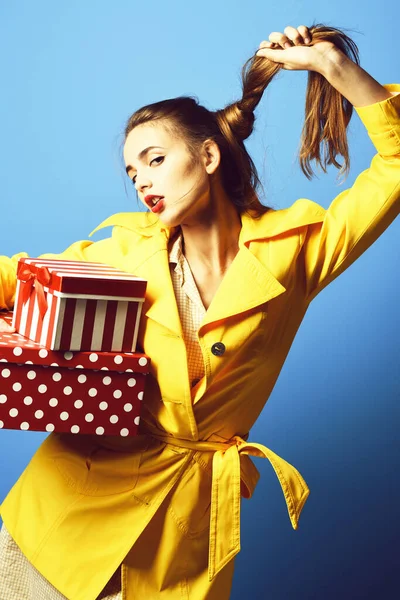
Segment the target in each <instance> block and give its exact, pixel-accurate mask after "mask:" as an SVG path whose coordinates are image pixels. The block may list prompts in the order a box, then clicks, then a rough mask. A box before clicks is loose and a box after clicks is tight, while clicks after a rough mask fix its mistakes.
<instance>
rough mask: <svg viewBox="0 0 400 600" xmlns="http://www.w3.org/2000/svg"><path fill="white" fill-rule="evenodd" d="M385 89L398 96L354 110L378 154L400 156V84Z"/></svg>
mask: <svg viewBox="0 0 400 600" xmlns="http://www.w3.org/2000/svg"><path fill="white" fill-rule="evenodd" d="M383 87H384V88H385V89H386V90H387V91H388V92H392V93H395V94H396V95H393V96H392V97H391V98H387V99H386V100H382V102H375V103H374V104H369V105H368V106H361V107H358V108H357V107H354V110H355V111H356V113H357V114H358V116H359V117H360V119H361V121H362V122H363V124H364V126H365V127H366V129H367V132H368V135H369V137H370V139H371V141H372V143H373V144H374V146H375V148H376V150H377V151H378V153H379V154H381V155H382V156H393V155H395V154H400V84H398V83H391V84H386V85H384V86H383Z"/></svg>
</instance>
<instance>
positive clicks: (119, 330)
mask: <svg viewBox="0 0 400 600" xmlns="http://www.w3.org/2000/svg"><path fill="white" fill-rule="evenodd" d="M146 285H147V282H146V281H145V280H144V279H140V278H139V277H135V276H134V275H132V274H130V273H126V272H124V271H119V270H118V269H115V268H114V267H110V266H108V265H104V264H101V263H90V262H78V261H66V260H46V259H38V258H20V259H19V261H18V271H17V290H16V297H15V305H14V313H13V327H15V329H16V330H17V332H18V333H19V334H21V335H23V336H25V337H26V338H28V339H30V340H32V341H34V342H37V343H38V344H40V345H41V346H44V347H45V348H48V349H49V350H75V351H90V350H91V351H99V352H135V350H136V342H137V335H138V329H139V320H140V313H141V309H142V304H143V301H144V296H145V292H146Z"/></svg>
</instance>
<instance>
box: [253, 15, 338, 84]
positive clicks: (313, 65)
mask: <svg viewBox="0 0 400 600" xmlns="http://www.w3.org/2000/svg"><path fill="white" fill-rule="evenodd" d="M283 31H284V33H280V32H279V31H273V32H272V33H271V34H270V35H269V41H268V42H267V41H262V42H261V44H260V46H259V50H258V51H257V52H256V55H257V56H262V57H265V58H268V59H269V60H271V61H272V62H275V63H280V66H281V68H282V69H287V70H288V71H301V70H306V71H317V72H318V73H319V72H321V71H322V67H323V65H325V64H326V60H327V59H329V56H330V55H331V56H332V55H336V54H337V53H338V52H339V50H338V48H337V47H336V46H335V44H334V43H333V42H332V41H330V40H327V39H318V37H317V38H316V39H315V40H314V39H313V37H312V33H311V31H310V30H309V29H308V27H306V26H305V25H299V27H297V29H296V28H295V27H291V26H290V25H288V26H287V27H285V29H284V30H283Z"/></svg>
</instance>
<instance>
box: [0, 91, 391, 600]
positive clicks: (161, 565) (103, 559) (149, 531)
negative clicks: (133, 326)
mask: <svg viewBox="0 0 400 600" xmlns="http://www.w3.org/2000/svg"><path fill="white" fill-rule="evenodd" d="M386 88H387V89H388V90H390V91H391V92H393V95H392V97H391V98H389V99H388V100H385V101H383V102H379V103H376V104H373V105H370V106H366V107H362V108H358V109H356V112H357V113H358V115H359V117H360V118H361V120H362V122H363V123H364V125H365V126H366V128H367V131H368V134H369V136H370V138H371V140H372V142H373V144H374V145H375V147H376V149H377V152H378V153H377V154H376V155H375V156H374V157H373V159H372V161H371V164H370V167H369V168H368V169H366V170H365V171H363V172H362V173H361V174H360V175H359V176H358V178H357V179H356V181H355V183H354V185H353V186H352V187H351V188H350V189H348V190H345V191H343V192H342V193H341V194H339V195H338V196H337V197H336V198H335V199H334V200H333V202H332V203H331V205H330V206H329V208H328V209H327V210H325V209H324V208H322V207H321V206H320V205H318V204H316V203H314V202H312V201H310V200H307V199H303V198H302V199H299V200H297V201H296V202H295V203H294V204H293V205H292V206H291V207H290V208H286V209H283V210H276V211H275V210H271V211H269V212H267V213H266V214H265V215H264V216H263V217H262V218H261V219H259V220H254V219H252V218H250V217H249V216H246V215H243V217H242V229H241V233H240V240H239V252H238V254H237V256H236V257H235V259H234V261H233V262H232V264H231V266H230V268H229V269H228V271H227V273H226V275H225V277H224V279H223V281H222V283H221V285H220V287H219V289H218V290H217V292H216V295H215V297H214V299H213V301H212V303H211V305H210V306H209V308H208V310H207V313H206V316H205V318H204V321H203V323H202V325H201V327H200V329H199V332H198V339H199V343H200V346H201V350H202V353H203V358H204V368H205V376H204V378H203V380H202V381H201V385H199V387H198V389H197V391H196V394H195V396H194V399H193V400H192V399H191V387H190V382H189V379H188V372H187V357H186V350H185V344H184V341H183V337H182V328H181V323H180V319H179V315H178V310H177V305H176V301H175V296H174V292H173V288H172V283H171V278H170V272H169V265H168V252H167V242H168V239H169V236H170V235H171V234H172V231H171V230H168V228H166V227H164V226H163V225H162V224H161V223H160V222H159V221H158V219H157V218H156V217H155V216H154V215H152V214H151V213H150V214H146V213H122V214H117V215H114V216H112V217H110V218H108V219H107V220H106V221H104V222H103V223H102V224H101V225H100V226H99V227H97V229H99V228H101V227H106V226H111V225H112V226H114V227H113V229H112V236H111V237H109V238H106V239H103V240H101V241H98V242H93V241H88V240H86V241H79V242H76V243H74V244H72V245H71V246H70V247H69V248H68V249H67V250H66V251H65V252H63V253H62V254H60V255H54V254H52V255H48V254H46V255H44V256H46V257H50V256H58V257H59V258H64V259H66V258H70V259H78V260H84V261H99V262H104V263H108V264H111V265H113V266H115V267H117V268H119V269H124V270H126V271H130V272H132V273H135V274H136V275H138V276H140V277H144V278H145V279H147V280H148V289H147V298H146V301H145V305H144V312H143V318H142V321H141V327H140V335H139V342H140V346H141V347H142V348H143V349H144V351H145V352H146V353H147V354H148V355H149V356H150V357H151V359H152V363H151V364H152V372H151V376H149V378H148V385H147V390H146V394H145V400H144V402H143V407H142V408H143V416H142V419H141V426H140V427H141V429H140V433H141V435H140V436H138V437H137V438H132V439H126V438H116V437H112V438H110V437H108V438H100V437H99V436H83V435H82V436H79V435H74V434H57V433H51V434H50V435H49V436H48V437H47V438H46V439H45V440H44V442H43V443H42V445H41V446H40V447H39V449H38V450H37V451H36V453H35V455H34V456H33V458H32V459H31V461H30V463H29V465H28V467H27V468H26V470H25V471H24V472H23V474H22V475H21V477H20V478H19V479H18V481H17V482H16V483H15V485H14V486H13V488H12V489H11V491H10V492H9V494H8V495H7V497H6V498H5V500H4V502H3V504H2V506H1V515H2V518H3V520H4V522H5V524H6V526H7V528H8V530H9V532H10V533H11V535H12V536H13V538H14V539H15V541H16V542H17V544H18V545H19V546H20V548H21V549H22V551H23V552H24V554H25V555H26V557H27V558H28V559H29V560H30V561H31V562H32V564H33V565H34V566H35V567H36V568H37V569H38V570H39V571H40V572H41V573H42V574H43V575H44V576H45V577H46V578H47V579H48V580H49V581H50V582H51V583H52V584H53V585H54V586H55V587H57V588H58V589H59V590H60V591H61V592H62V593H63V594H64V595H65V596H66V597H67V598H69V599H70V600H95V598H96V596H97V595H98V594H99V593H100V592H101V590H102V588H103V587H104V585H105V584H106V582H107V581H108V580H109V578H110V577H111V575H112V574H113V573H114V571H115V570H116V569H117V568H118V566H119V565H120V563H121V562H123V565H122V584H123V595H124V598H126V599H128V600H136V599H140V600H142V599H144V598H145V599H146V600H150V599H153V598H162V599H165V600H167V599H173V600H176V599H177V598H182V599H187V600H203V599H205V598H207V599H208V600H224V599H227V598H228V597H229V593H230V588H231V580H232V574H233V564H234V560H232V559H233V558H234V556H235V555H236V554H237V552H239V550H240V523H239V516H240V504H241V496H244V497H247V498H249V497H251V495H252V493H253V491H254V488H255V486H256V483H257V480H258V478H259V473H258V471H257V469H256V467H255V466H254V463H253V462H252V461H251V459H250V456H263V457H266V458H268V460H269V461H270V463H271V465H272V467H273V468H274V470H275V473H276V475H277V477H278V478H279V481H280V484H281V486H282V490H283V494H284V497H285V500H286V503H287V508H288V513H289V517H290V520H291V523H292V526H293V528H294V529H296V528H297V526H298V521H299V517H300V512H301V510H302V508H303V506H304V503H305V501H306V499H307V496H308V494H309V489H308V487H307V484H306V482H305V481H304V479H303V478H302V476H301V475H300V473H299V472H298V471H297V470H296V469H295V468H294V467H293V466H291V465H290V464H289V463H287V462H286V461H285V460H283V459H282V458H280V457H279V456H278V455H277V454H275V453H274V452H272V451H271V450H269V449H268V448H266V447H265V446H263V445H262V444H257V443H249V442H247V441H246V440H247V437H248V434H249V431H250V430H251V428H252V426H253V425H254V423H255V421H256V420H257V418H258V416H259V414H260V412H261V411H262V409H263V407H264V405H265V403H266V401H267V399H268V397H269V395H270V393H271V391H272V389H273V387H274V384H275V382H276V379H277V377H278V375H279V372H280V371H281V369H282V366H283V363H284V361H285V358H286V356H287V354H288V351H289V349H290V346H291V344H292V342H293V339H294V337H295V335H296V332H297V330H298V328H299V326H300V324H301V322H302V319H303V317H304V315H305V313H306V311H307V308H308V306H309V304H310V302H311V300H312V299H313V298H315V296H316V295H317V294H318V293H319V292H320V291H321V290H322V289H323V288H324V287H325V286H327V285H328V284H329V283H330V282H331V281H333V280H334V279H335V278H336V277H337V276H338V275H340V273H342V272H343V271H344V270H345V269H346V268H347V267H348V266H349V265H351V264H352V263H353V262H354V261H355V260H356V259H357V258H358V257H359V256H360V255H361V254H362V253H363V252H364V251H365V250H366V249H367V248H368V247H369V246H370V245H371V244H372V243H373V242H374V241H375V240H376V239H377V238H378V237H379V236H380V235H381V234H382V233H383V232H384V231H385V229H386V228H387V227H388V226H389V224H390V223H391V222H392V221H393V220H394V219H395V217H396V216H397V215H398V214H399V209H400V96H399V95H397V94H396V95H395V93H398V92H400V85H388V86H386ZM95 231H96V230H95ZM22 255H25V256H26V254H25V253H21V254H18V255H15V256H14V257H12V258H11V259H7V258H6V257H2V258H1V260H0V265H1V271H0V275H1V286H0V308H4V307H8V308H11V307H12V305H13V301H14V295H15V266H16V261H17V259H18V257H19V256H22ZM215 342H222V343H223V344H224V346H225V352H224V353H223V354H222V355H221V356H215V355H214V354H213V353H212V352H211V347H212V346H213V344H214V343H215ZM128 445H129V446H128Z"/></svg>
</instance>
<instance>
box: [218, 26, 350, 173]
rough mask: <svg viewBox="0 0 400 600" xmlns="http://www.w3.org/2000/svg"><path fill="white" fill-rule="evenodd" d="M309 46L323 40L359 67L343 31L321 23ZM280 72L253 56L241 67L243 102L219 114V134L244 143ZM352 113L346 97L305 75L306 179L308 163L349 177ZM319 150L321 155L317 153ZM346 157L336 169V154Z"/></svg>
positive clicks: (314, 75) (302, 158) (301, 155)
mask: <svg viewBox="0 0 400 600" xmlns="http://www.w3.org/2000/svg"><path fill="white" fill-rule="evenodd" d="M309 31H310V33H311V36H312V38H311V45H312V44H313V43H315V42H318V41H322V40H329V41H331V42H333V43H334V44H335V45H336V46H337V47H338V48H339V49H340V50H341V51H342V52H343V53H344V54H345V55H346V56H347V57H349V58H350V59H351V60H353V61H354V62H355V63H356V64H358V65H359V64H360V63H359V56H358V48H357V46H356V44H355V43H354V42H353V40H351V39H350V38H349V37H348V36H347V35H346V34H345V33H343V31H341V30H340V29H336V28H334V27H325V26H324V25H320V24H317V25H313V26H312V27H310V28H309ZM281 69H282V65H281V64H280V63H275V62H272V61H271V60H269V59H267V58H264V57H260V56H253V57H252V58H250V59H249V60H248V61H247V62H246V63H245V65H244V67H243V69H242V89H243V95H242V98H241V100H239V101H238V102H235V103H233V104H230V105H228V106H226V107H225V108H224V109H223V110H222V111H217V114H218V121H219V124H220V127H221V130H222V132H223V133H224V135H226V136H229V137H231V136H230V134H229V133H228V130H229V129H230V130H231V131H232V133H233V135H234V136H235V137H236V138H237V139H238V140H240V141H243V140H245V139H247V138H248V137H249V136H250V135H251V133H252V131H253V126H254V120H255V118H254V111H255V109H256V107H257V105H258V103H259V102H260V100H261V98H262V95H263V93H264V91H265V90H266V88H267V87H268V85H269V84H270V82H271V81H272V79H273V78H274V76H275V75H276V74H277V73H278V72H279V71H280V70H281ZM352 113H353V106H352V104H351V103H350V102H349V101H348V100H347V99H346V98H344V96H342V95H341V94H340V92H338V91H337V90H336V89H335V88H334V87H333V86H332V85H330V83H329V82H328V81H327V80H326V79H325V77H324V76H323V75H321V74H320V73H317V72H315V71H309V72H308V83H307V92H306V103H305V122H304V126H303V130H302V134H301V146H300V149H299V162H300V167H301V169H302V171H303V173H304V174H305V176H306V177H307V178H308V179H311V178H312V176H313V175H314V173H313V170H312V168H311V166H310V163H311V161H312V160H315V162H316V163H317V164H318V165H319V166H320V167H321V168H322V170H323V171H324V172H325V173H326V167H327V165H331V164H333V165H334V166H335V167H336V168H338V169H339V168H340V169H341V171H340V173H342V172H345V174H346V175H347V174H348V171H349V169H350V158H349V150H348V144H347V135H346V129H347V126H348V124H349V122H350V119H351V116H352ZM321 146H322V153H321ZM339 154H340V155H341V156H343V158H344V163H343V165H340V164H339V163H338V162H337V160H336V156H337V155H339Z"/></svg>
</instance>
